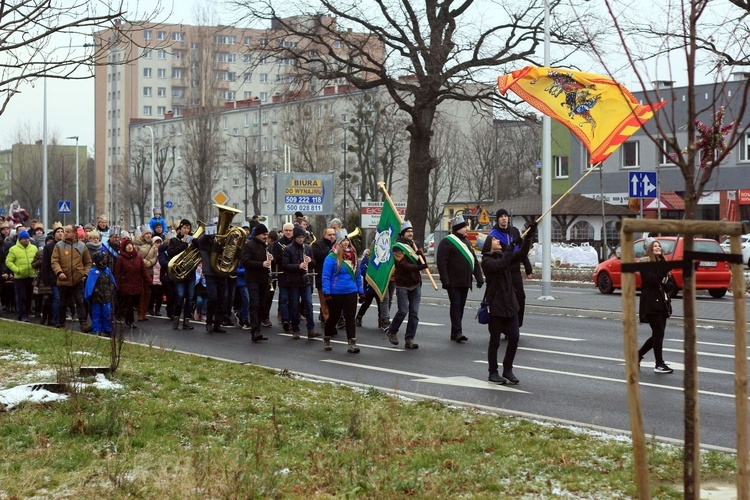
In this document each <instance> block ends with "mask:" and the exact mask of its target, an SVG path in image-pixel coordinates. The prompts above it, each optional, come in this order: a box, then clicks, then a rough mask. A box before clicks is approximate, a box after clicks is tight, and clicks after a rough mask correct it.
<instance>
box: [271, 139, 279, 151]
mask: <svg viewBox="0 0 750 500" xmlns="http://www.w3.org/2000/svg"><path fill="white" fill-rule="evenodd" d="M272 145H273V146H272V147H273V149H275V150H276V149H279V138H278V137H274V138H273V141H272Z"/></svg>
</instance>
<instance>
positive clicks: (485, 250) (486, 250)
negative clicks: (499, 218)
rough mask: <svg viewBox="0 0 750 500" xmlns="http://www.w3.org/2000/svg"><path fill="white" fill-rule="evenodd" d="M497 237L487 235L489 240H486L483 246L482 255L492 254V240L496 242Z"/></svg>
mask: <svg viewBox="0 0 750 500" xmlns="http://www.w3.org/2000/svg"><path fill="white" fill-rule="evenodd" d="M494 239H495V237H494V236H491V235H487V238H485V240H484V245H482V253H483V254H484V253H492V240H494Z"/></svg>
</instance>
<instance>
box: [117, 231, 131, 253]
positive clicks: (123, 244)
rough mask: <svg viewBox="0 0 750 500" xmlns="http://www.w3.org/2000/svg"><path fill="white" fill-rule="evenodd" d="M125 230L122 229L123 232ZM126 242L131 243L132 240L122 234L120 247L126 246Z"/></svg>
mask: <svg viewBox="0 0 750 500" xmlns="http://www.w3.org/2000/svg"><path fill="white" fill-rule="evenodd" d="M126 232H127V231H123V233H126ZM128 243H133V240H131V239H130V237H129V236H123V237H122V241H121V242H120V248H121V249H123V250H125V247H126V246H128Z"/></svg>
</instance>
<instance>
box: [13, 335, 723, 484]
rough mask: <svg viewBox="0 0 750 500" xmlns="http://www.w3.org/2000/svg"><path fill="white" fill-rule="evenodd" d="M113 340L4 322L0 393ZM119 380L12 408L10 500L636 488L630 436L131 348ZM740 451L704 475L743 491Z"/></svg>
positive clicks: (655, 463)
mask: <svg viewBox="0 0 750 500" xmlns="http://www.w3.org/2000/svg"><path fill="white" fill-rule="evenodd" d="M9 325H12V327H10V328H9V327H8V326H9ZM109 345H110V344H109V341H108V340H107V341H104V340H100V339H97V338H96V337H92V336H88V335H82V334H71V333H69V332H68V333H67V335H66V334H65V333H64V332H62V331H60V330H54V329H48V328H42V327H35V326H33V325H27V324H18V323H8V322H0V389H5V388H8V387H12V386H15V385H18V384H21V383H30V382H41V381H50V382H54V381H56V377H57V376H58V375H59V374H61V373H69V372H70V368H71V366H70V365H71V364H74V365H75V364H80V365H92V364H104V365H107V364H109ZM71 360H72V361H71ZM73 368H75V367H73ZM111 377H112V378H113V379H114V380H115V381H117V382H118V383H120V384H122V386H123V388H122V389H121V390H114V391H112V390H106V391H105V390H98V389H90V388H88V389H83V390H79V391H75V393H74V394H73V395H72V396H71V398H70V399H69V400H67V401H64V402H57V403H48V404H41V405H40V404H35V403H25V404H22V405H20V406H19V407H16V408H15V409H13V410H11V411H8V412H4V413H0V449H1V450H3V452H2V455H3V460H2V461H0V497H4V498H16V497H31V496H42V497H46V496H49V497H71V498H95V497H102V496H106V497H109V498H124V497H147V498H162V497H169V498H206V497H211V498H253V497H303V496H305V497H307V496H330V495H332V496H351V495H358V496H361V497H365V498H367V497H372V498H374V497H377V498H382V497H387V498H393V497H405V496H418V497H437V498H445V497H448V496H454V495H458V496H471V497H486V498H497V497H527V498H540V497H553V496H559V495H563V496H572V497H577V498H627V497H633V496H635V494H636V491H635V477H634V466H633V459H632V450H631V445H630V442H629V441H628V440H626V439H622V438H620V439H616V438H613V437H603V436H600V435H597V434H594V433H585V432H580V431H577V430H574V429H569V428H564V427H559V426H554V425H548V424H545V423H543V422H532V421H529V420H525V419H521V418H512V417H507V416H498V415H493V414H488V413H480V412H474V411H470V410H464V409H456V408H450V407H447V406H445V405H442V404H439V403H435V402H429V401H428V402H425V401H407V400H402V399H399V398H394V397H391V396H388V395H385V394H382V393H380V392H378V391H376V390H374V389H371V390H365V391H357V390H353V389H351V388H348V387H343V386H337V385H332V384H325V383H315V382H310V381H305V380H299V379H296V378H295V377H294V376H293V374H290V373H289V372H281V373H279V372H275V371H271V370H266V369H263V368H258V367H254V366H244V365H237V364H231V363H225V362H220V361H216V360H212V359H206V358H201V357H197V356H189V355H183V354H178V353H174V352H170V351H169V350H164V349H158V348H147V347H142V346H136V345H129V344H128V345H125V347H124V348H123V351H122V362H121V364H120V368H119V369H118V371H117V372H116V373H115V374H114V375H112V376H111ZM734 460H735V457H734V456H733V455H727V454H722V453H718V452H706V453H704V454H703V455H702V477H703V480H704V481H719V482H724V483H729V484H731V483H732V481H733V474H734V467H735V465H734V463H735V462H734ZM649 465H650V469H651V484H652V494H653V495H654V496H658V497H659V498H671V497H674V498H679V497H681V494H680V492H679V488H680V485H681V475H682V462H681V449H680V448H676V447H673V446H667V445H663V444H659V443H656V442H654V441H652V442H650V444H649Z"/></svg>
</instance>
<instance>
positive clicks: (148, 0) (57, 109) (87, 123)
mask: <svg viewBox="0 0 750 500" xmlns="http://www.w3.org/2000/svg"><path fill="white" fill-rule="evenodd" d="M128 1H130V2H132V3H133V8H135V9H137V11H138V12H145V11H147V9H149V8H152V7H151V6H152V5H154V4H155V0H141V1H140V2H137V3H136V2H135V0H128ZM724 1H725V0H724ZM163 5H164V8H163V12H172V14H170V15H168V16H167V15H166V14H162V15H161V16H158V19H165V18H166V19H167V22H170V23H185V24H195V21H194V17H195V15H194V11H195V8H196V5H205V2H204V0H181V1H180V2H179V9H177V12H176V13H175V12H174V10H175V9H173V8H172V0H164V3H163ZM214 5H216V4H214ZM128 17H130V16H128ZM142 17H143V16H138V17H137V18H142ZM218 19H219V21H220V22H222V23H229V22H231V20H230V15H229V14H226V13H225V14H223V16H222V15H221V14H219V15H218ZM50 46H54V43H53V44H50ZM618 55H619V56H620V57H622V55H621V54H615V53H612V54H609V55H608V56H609V57H612V58H616V57H617V56H618ZM576 64H577V65H578V66H579V67H580V68H581V69H582V70H585V71H593V72H598V71H602V69H601V67H600V65H599V64H598V63H597V62H596V61H593V60H588V58H585V59H581V58H576ZM622 66H624V64H623V65H622ZM676 66H677V68H676V69H675V68H673V70H674V71H675V73H674V74H673V76H672V78H669V77H668V76H669V75H665V76H660V77H659V79H671V80H676V81H677V85H684V84H685V82H680V81H679V74H682V73H684V72H681V71H680V70H679V64H678V65H676ZM619 78H620V81H621V82H622V83H624V84H625V85H626V86H627V87H628V88H630V89H631V90H632V91H638V90H641V89H640V88H639V86H638V85H637V82H636V81H635V79H634V78H633V76H632V74H630V75H628V74H625V73H623V74H621V75H620V76H619ZM651 79H655V78H651ZM704 83H705V82H704ZM42 88H43V82H42V80H38V81H36V82H34V84H33V85H32V84H27V85H25V86H24V87H22V88H21V92H20V93H19V94H17V95H15V96H14V97H13V98H12V99H11V101H10V103H9V105H8V108H7V109H6V111H5V113H3V115H2V116H0V149H6V148H9V147H10V146H11V145H12V143H13V141H14V138H15V137H16V136H17V135H18V131H19V129H28V130H31V131H32V132H33V134H32V135H33V136H34V137H35V138H36V139H37V140H41V139H42V123H43V91H42ZM47 112H48V118H47V120H48V136H49V137H50V138H51V137H54V136H57V137H59V138H61V139H62V143H63V144H73V143H74V141H72V140H65V137H68V136H79V137H80V142H79V143H80V144H81V145H86V146H88V147H89V150H90V152H92V151H93V145H94V81H93V79H89V80H68V81H66V80H55V79H48V80H47Z"/></svg>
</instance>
